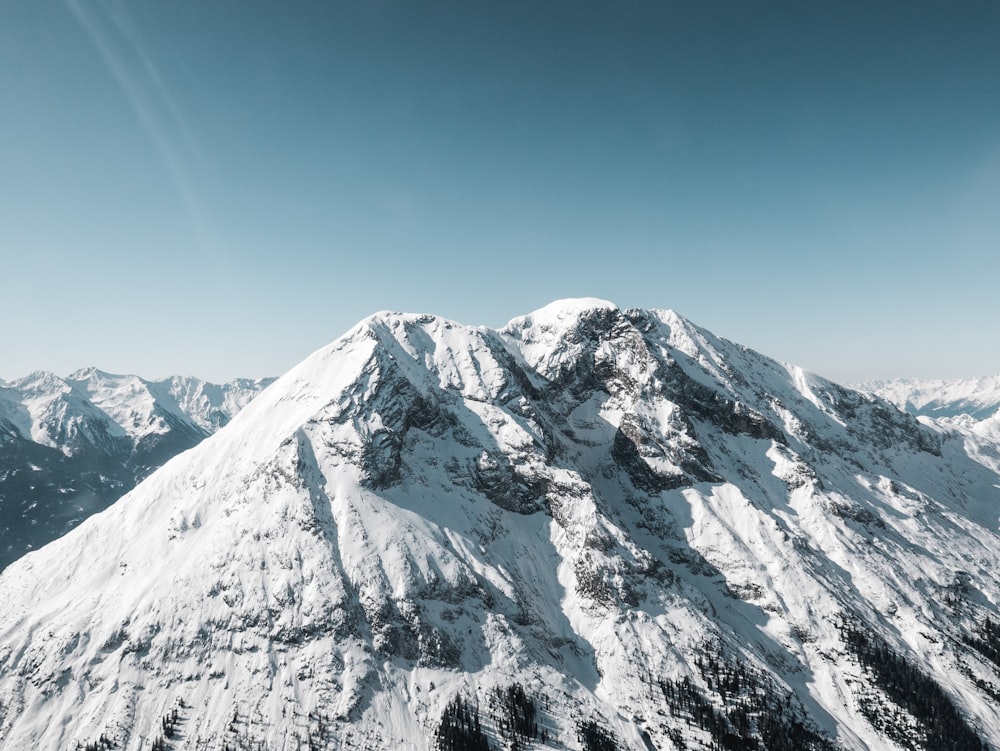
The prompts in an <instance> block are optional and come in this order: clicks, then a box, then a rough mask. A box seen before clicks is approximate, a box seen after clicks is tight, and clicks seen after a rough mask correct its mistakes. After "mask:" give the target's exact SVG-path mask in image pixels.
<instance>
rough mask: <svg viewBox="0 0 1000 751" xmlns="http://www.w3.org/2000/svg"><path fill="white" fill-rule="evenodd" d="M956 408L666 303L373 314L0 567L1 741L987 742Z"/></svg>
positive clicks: (134, 744)
mask: <svg viewBox="0 0 1000 751" xmlns="http://www.w3.org/2000/svg"><path fill="white" fill-rule="evenodd" d="M40 378H41V377H40ZM80 380H81V381H85V380H87V379H86V378H81V379H80ZM66 383H67V384H69V385H68V386H67V388H68V389H69V390H68V391H60V393H62V394H63V396H62V397H59V398H60V399H61V400H62V401H64V402H69V401H73V400H75V399H76V398H77V397H76V396H74V395H79V394H84V393H89V392H86V389H84V388H83V387H79V388H78V387H75V386H73V385H72V383H73V379H69V380H68V381H67V382H66ZM98 390H99V391H100V389H98ZM111 390H114V389H111ZM40 391H44V392H46V393H50V392H51V389H48V388H45V389H40ZM41 401H44V400H41V399H40V401H39V404H40V403H41ZM84 401H86V402H87V403H89V404H92V405H94V407H95V409H96V408H97V403H98V402H97V401H95V400H94V399H93V398H91V397H90V396H87V397H86V399H85V400H84ZM98 401H100V400H99V399H98ZM112 401H113V402H117V400H112ZM177 401H178V403H180V401H181V400H179V399H178V400H177ZM22 403H23V400H22ZM74 403H75V402H74ZM31 409H36V411H37V412H38V413H39V414H41V413H42V412H45V410H42V409H40V408H39V407H38V406H37V405H36V406H35V407H32V408H31ZM31 409H28V412H29V414H33V413H32V412H31ZM60 409H61V408H57V409H55V412H56V413H60ZM67 409H68V408H67ZM74 409H76V408H74ZM80 409H82V408H80ZM77 411H78V410H77ZM100 411H101V412H102V413H104V414H108V409H104V408H102V409H101V410H100ZM112 411H114V410H112ZM121 412H123V413H124V412H127V413H128V414H132V412H130V411H129V410H126V409H122V410H121ZM139 414H140V416H139V417H138V419H136V420H132V422H133V423H135V424H136V425H140V426H145V425H148V424H150V422H149V420H147V419H146V418H144V417H142V415H145V414H147V413H146V412H141V411H140V413H139ZM173 414H175V418H176V419H177V420H180V419H181V418H180V417H179V416H178V415H176V413H173ZM22 418H23V413H22ZM163 419H164V420H166V418H165V417H164V418H163ZM41 422H44V421H39V423H41ZM112 422H114V424H115V425H118V426H119V428H120V429H121V432H122V433H126V434H127V435H132V434H130V433H128V432H127V431H126V430H125V428H123V427H122V426H121V425H120V423H119V422H118V421H116V420H113V421H112ZM125 422H129V420H125ZM974 422H975V424H972V423H970V424H969V425H967V426H964V427H961V428H960V429H959V428H955V429H952V428H949V427H947V426H942V425H941V424H939V423H938V422H935V421H934V420H932V419H930V418H926V417H920V418H918V417H915V416H913V415H910V414H907V413H906V412H903V411H901V410H900V409H898V408H897V407H896V406H894V405H893V404H891V403H889V402H888V401H886V400H884V399H882V398H880V397H878V396H877V395H874V394H871V393H863V392H860V391H857V390H853V389H849V388H845V387H843V386H840V385H837V384H835V383H832V382H830V381H827V380H825V379H823V378H821V377H818V376H815V375H812V374H810V373H807V372H805V371H803V370H801V369H800V368H797V367H795V366H791V365H787V364H783V363H779V362H776V361H774V360H772V359H770V358H768V357H765V356H763V355H761V354H758V353H756V352H754V351H752V350H750V349H747V348H746V347H743V346H740V345H738V344H735V343H733V342H730V341H727V340H725V339H722V338H720V337H718V336H716V335H714V334H712V333H711V332H709V331H706V330H705V329H702V328H700V327H698V326H696V325H695V324H693V323H691V322H689V321H687V320H686V319H684V318H683V317H681V316H679V315H677V314H676V313H673V312H670V311H664V310H635V309H627V310H625V309H620V308H618V307H617V306H615V305H613V304H611V303H608V302H605V301H601V300H591V299H586V300H564V301H560V302H558V303H554V304H552V305H550V306H548V307H546V308H543V309H541V310H538V311H535V312H533V313H531V314H529V315H526V316H523V317H520V318H517V319H515V320H513V321H511V322H510V323H509V324H508V325H507V326H505V327H504V328H502V329H499V330H492V329H487V328H482V327H469V326H464V325H461V324H459V323H456V322H453V321H448V320H445V319H442V318H438V317H435V316H431V315H417V314H402V313H379V314H376V315H374V316H372V317H370V318H368V319H366V320H364V321H362V322H361V323H360V324H358V325H357V326H356V327H355V328H353V329H351V330H350V331H349V332H347V333H346V334H344V335H343V336H342V337H340V338H339V339H337V340H336V341H334V342H333V343H332V344H331V345H329V346H328V347H325V348H323V349H322V350H320V351H318V352H316V353H315V354H313V355H312V356H310V357H309V358H307V359H306V360H305V361H304V362H302V363H301V364H300V365H298V366H297V367H295V368H293V369H292V370H291V371H290V372H289V373H287V374H286V375H284V376H283V377H281V378H280V379H279V380H278V381H276V382H275V383H274V384H272V385H271V386H269V387H268V388H267V389H265V390H263V391H262V392H261V393H260V394H259V395H258V396H257V397H256V398H254V399H253V400H252V401H251V402H250V403H249V404H248V405H246V408H245V409H242V410H241V411H240V412H239V414H237V415H236V416H235V417H234V418H233V419H232V420H231V421H230V422H229V423H228V424H227V425H226V426H225V427H223V428H222V429H220V430H218V431H217V432H215V433H214V434H213V435H212V436H210V437H208V438H205V439H204V440H201V442H200V443H199V444H198V445H197V446H195V447H194V448H193V449H191V450H190V451H187V452H185V453H183V454H181V455H179V456H177V457H176V458H174V459H173V460H172V461H169V462H167V463H166V464H164V465H163V466H162V467H161V468H160V469H159V470H157V471H155V472H153V473H152V474H151V475H150V476H149V477H148V478H146V479H145V480H144V481H143V482H142V483H141V484H139V485H138V486H137V487H136V488H134V489H133V490H132V491H131V492H129V493H128V494H126V495H125V496H124V497H123V498H122V499H121V500H120V501H119V502H117V503H115V504H114V505H112V506H111V507H110V508H108V509H107V510H106V511H104V512H103V513H101V514H97V515H95V516H93V517H91V518H90V519H88V520H86V521H84V522H83V523H81V524H80V525H78V526H77V527H76V528H74V529H73V530H71V531H70V532H69V533H68V534H66V535H64V536H63V537H61V538H59V539H58V540H56V541H54V542H52V543H51V544H49V545H47V546H45V547H43V548H42V549H40V550H38V551H35V552H32V553H30V554H28V555H25V556H23V557H22V558H21V559H20V560H18V561H15V562H14V563H12V564H11V565H10V566H9V567H8V568H7V569H6V570H5V571H4V572H3V573H2V574H0V602H2V603H4V607H3V608H0V748H3V749H28V748H30V749H40V750H41V751H50V750H51V751H55V749H74V748H80V749H91V748H92V749H102V751H103V749H106V748H114V749H126V750H128V751H138V750H139V749H165V748H170V749H174V750H175V751H181V750H182V749H183V750H189V751H195V750H198V751H204V750H208V749H211V750H213V751H214V750H218V751H224V750H229V749H265V748H266V749H435V750H436V751H458V750H462V749H479V750H485V749H494V750H495V751H500V750H501V749H504V750H505V751H509V750H511V749H518V750H521V751H527V750H528V749H532V750H541V749H571V750H577V751H609V750H614V749H621V750H625V749H630V750H632V751H650V750H651V749H652V750H655V751H667V750H670V751H679V750H685V751H695V750H700V751H711V750H718V749H756V750H757V751H792V750H794V751H810V750H811V751H833V750H834V749H851V750H861V749H877V750H879V751H883V750H884V751H900V750H901V749H910V750H916V749H921V750H923V751H985V749H995V748H1000V607H998V603H1000V535H998V528H997V522H998V509H1000V471H998V467H997V466H996V465H994V464H993V463H992V460H991V459H990V457H989V455H988V454H983V453H976V451H975V450H972V449H970V447H973V448H975V447H980V448H986V447H988V441H987V439H986V438H985V437H983V436H979V435H978V434H977V433H975V432H974V429H976V425H978V424H980V423H979V422H978V421H974ZM99 424H103V423H98V422H93V421H92V420H91V419H88V420H85V421H82V422H79V421H78V422H75V423H72V425H74V426H75V427H72V428H70V427H68V426H67V427H66V428H58V427H53V428H52V430H53V431H54V433H53V434H54V435H57V436H60V439H59V440H60V441H61V440H63V439H62V438H61V437H62V436H69V435H76V436H78V437H79V436H82V437H80V438H79V440H80V441H81V442H82V443H81V445H82V446H91V445H96V444H103V443H104V442H113V441H114V440H117V436H119V435H120V434H119V433H118V432H114V431H115V429H114V428H113V427H112V426H110V425H106V426H105V428H104V429H98V427H97V425H99ZM183 424H184V425H197V423H195V422H194V421H193V419H191V420H185V421H184V422H183ZM11 425H12V426H13V428H16V430H17V435H18V436H20V439H19V440H22V441H28V440H29V439H28V438H25V437H24V436H25V433H24V432H22V430H23V431H27V433H29V434H31V435H32V436H35V437H33V438H31V439H30V440H31V441H32V442H33V444H34V445H39V446H41V445H45V444H43V442H42V441H41V440H40V439H42V438H43V433H44V434H45V435H47V434H48V433H46V432H45V431H41V430H40V429H36V428H34V427H33V426H34V425H35V421H34V420H33V421H32V422H31V426H29V424H28V422H26V421H25V420H24V419H22V421H21V423H16V422H13V421H12V422H11ZM46 430H48V429H46ZM201 430H202V431H203V432H208V431H207V429H204V428H201ZM32 431H36V432H34V433H32ZM135 431H136V435H138V434H140V433H141V434H142V435H143V436H145V435H150V434H152V432H155V431H152V432H150V431H146V430H145V429H144V428H142V427H139V428H135ZM977 436H978V437H977ZM133 440H134V442H135V441H137V440H141V439H133ZM56 445H59V444H56ZM49 448H50V450H52V451H55V452H57V453H60V454H63V455H66V453H65V452H64V451H62V450H61V449H59V448H55V447H53V446H49ZM82 450H83V449H81V451H82ZM87 450H90V449H87ZM95 455H97V454H95ZM67 458H70V456H67ZM148 464H149V463H144V464H143V466H148ZM39 466H40V465H39Z"/></svg>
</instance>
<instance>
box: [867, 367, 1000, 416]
mask: <svg viewBox="0 0 1000 751" xmlns="http://www.w3.org/2000/svg"><path fill="white" fill-rule="evenodd" d="M857 388H858V389H859V390H862V391H870V392H872V393H874V394H878V395H879V396H881V397H882V398H883V399H885V400H887V401H890V402H892V403H893V404H895V405H896V406H898V407H899V408H900V409H905V410H906V411H907V412H910V413H912V414H915V415H922V416H926V417H933V418H942V417H945V418H951V417H959V416H961V415H968V416H969V417H971V418H972V419H973V420H984V419H986V418H988V417H993V416H994V415H996V414H997V412H1000V375H996V376H990V377H986V378H958V379H952V380H945V379H929V380H921V379H919V378H899V379H894V380H889V381H866V382H864V383H860V384H858V385H857Z"/></svg>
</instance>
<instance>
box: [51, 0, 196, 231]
mask: <svg viewBox="0 0 1000 751" xmlns="http://www.w3.org/2000/svg"><path fill="white" fill-rule="evenodd" d="M66 4H67V6H68V7H69V9H70V10H71V11H72V13H73V15H75V16H76V18H77V20H78V21H79V23H80V25H81V27H82V28H83V29H84V31H85V32H86V34H87V36H88V37H89V38H90V40H91V42H92V43H93V45H94V47H95V48H96V49H97V51H98V52H99V53H100V55H101V58H102V59H103V60H104V63H105V65H106V66H107V68H108V70H109V71H110V72H111V75H112V76H113V77H114V79H115V81H116V82H117V83H118V86H119V87H120V88H121V90H122V92H123V93H124V94H125V97H126V99H127V100H128V103H129V105H130V107H131V108H132V111H133V113H134V114H135V117H136V119H137V120H138V121H139V124H140V125H141V127H142V128H143V130H144V131H145V132H146V135H147V136H148V137H149V139H150V141H151V142H152V143H153V146H154V147H155V149H156V151H157V154H158V156H159V158H160V161H161V162H162V164H163V167H164V169H165V170H166V172H167V174H168V175H169V177H170V180H171V182H172V183H173V185H174V188H175V190H176V191H177V194H178V196H179V198H180V200H181V203H182V204H183V206H184V208H185V210H186V211H187V213H188V216H189V217H190V219H191V221H192V223H193V224H194V227H195V230H196V232H197V234H198V237H199V239H200V241H201V243H202V245H203V246H205V247H206V249H209V248H210V247H211V246H212V245H214V243H212V242H210V236H211V234H212V233H211V232H210V228H209V223H208V221H207V218H206V216H205V214H204V210H203V208H202V202H201V201H200V200H199V199H198V195H197V191H196V189H195V182H194V180H193V179H192V178H191V164H193V163H200V162H201V158H200V154H199V149H198V147H197V144H196V141H195V139H194V137H193V136H192V134H191V130H190V128H189V127H188V125H187V122H186V120H185V118H184V116H183V114H182V113H181V110H180V108H179V107H178V106H177V103H176V101H175V100H174V98H173V97H172V96H171V94H170V91H169V89H168V88H167V86H166V85H165V83H164V81H163V78H162V76H161V75H160V72H159V70H158V69H157V67H156V65H155V64H154V62H153V60H152V59H151V58H150V56H149V55H148V54H147V53H146V45H145V43H144V42H143V39H142V35H141V33H140V32H139V29H138V28H137V27H136V25H135V24H134V23H133V22H132V19H131V18H130V17H129V15H128V11H127V9H126V8H125V7H124V6H123V5H122V4H120V3H115V2H93V1H84V0H66Z"/></svg>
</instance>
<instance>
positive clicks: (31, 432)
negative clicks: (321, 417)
mask: <svg viewBox="0 0 1000 751" xmlns="http://www.w3.org/2000/svg"><path fill="white" fill-rule="evenodd" d="M272 380H273V379H264V380H258V381H252V380H249V379H240V380H236V381H232V382H231V383H227V384H225V385H222V386H218V385H215V384H211V383H206V382H204V381H199V380H198V379H196V378H182V377H180V376H175V377H173V378H169V379H167V380H164V381H145V380H143V379H141V378H139V377H137V376H119V375H111V374H109V373H103V372H101V371H99V370H96V369H94V368H88V369H86V370H80V371H77V372H76V373H74V374H73V375H71V376H70V377H69V378H65V379H63V378H59V377H58V376H56V375H53V374H52V373H45V372H38V373H32V374H31V375H29V376H26V377H25V378H21V379H20V380H17V381H14V382H13V383H9V384H6V385H4V384H2V383H0V570H3V568H5V567H6V566H7V565H9V564H10V563H11V561H14V560H16V559H17V558H19V557H20V556H22V555H24V554H25V553H26V552H27V551H29V550H34V549H37V548H40V547H41V546H42V545H44V544H45V543H47V542H50V541H51V540H54V539H55V538H56V537H59V536H60V535H62V534H64V533H65V532H66V531H68V530H69V529H72V528H73V527H75V526H76V525H77V524H79V523H80V522H81V521H83V520H84V519H86V518H87V517H88V516H90V515H91V514H93V513H95V512H97V511H100V510H102V509H104V508H107V506H109V505H110V504H111V503H113V502H114V501H115V500H117V499H118V498H120V497H121V496H122V495H124V494H125V493H126V492H128V491H129V490H131V489H132V488H133V487H135V485H136V484H137V483H138V482H139V481H140V480H142V479H143V478H145V477H146V476H147V475H149V474H150V473H151V472H152V471H153V470H154V469H156V468H157V467H160V466H161V465H162V464H164V463H165V462H166V461H167V460H168V459H171V458H172V457H174V456H176V455H177V454H179V453H181V452H182V451H186V450H187V449H189V448H191V447H192V446H195V445H197V444H198V443H200V442H201V441H202V440H203V439H204V438H205V437H207V436H209V435H211V434H212V433H214V432H215V431H216V430H218V429H219V428H221V427H222V426H223V425H225V424H226V423H227V422H229V420H230V419H232V417H233V416H234V415H235V414H236V413H237V412H239V410H240V409H242V408H243V407H244V406H246V404H247V403H248V402H249V401H250V400H251V399H252V398H253V397H254V396H256V395H257V393H259V392H260V391H261V389H263V388H264V387H265V386H267V385H268V384H269V383H271V381H272Z"/></svg>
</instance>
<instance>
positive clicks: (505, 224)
mask: <svg viewBox="0 0 1000 751" xmlns="http://www.w3.org/2000/svg"><path fill="white" fill-rule="evenodd" d="M997 39H1000V5H997V4H996V3H962V4H960V7H959V5H956V4H951V5H949V4H945V3H923V2H907V3H902V2H900V3H883V4H871V3H850V2H848V3H833V2H830V3H825V2H821V3H748V2H732V3H727V2H705V3H702V2H698V3H694V2H692V3H672V2H638V1H636V2H628V1H625V2H602V3H596V2H594V3H591V2H544V3H538V2H504V3H499V2H461V3H460V2H418V3H414V2H410V1H409V0H407V1H403V0H399V1H398V2H397V1H394V0H367V1H365V2H361V1H357V2H335V1H333V2H331V1H325V2H312V1H310V0H302V1H297V2H292V3H281V4H278V3H264V2H258V1H257V0H218V1H217V2H215V1H213V2H211V3H204V2H193V1H192V0H176V1H174V2H169V3H165V2H153V1H152V0H136V1H135V2H128V3H126V2H118V1H109V0H37V1H36V2H32V3H8V4H6V5H5V7H4V9H3V10H0V97H2V100H0V101H2V112H3V116H2V117H0V170H2V172H0V174H2V178H0V243H2V246H0V247H2V253H3V255H2V259H3V266H2V268H3V278H4V280H5V283H4V284H3V290H4V294H3V302H4V315H3V316H2V318H0V346H2V348H3V356H2V357H0V378H6V379H11V378H15V377H17V376H20V375H24V374H26V373H27V372H29V371H31V370H35V369H48V370H54V371H55V372H57V373H60V374H68V373H69V372H70V371H72V370H74V369H76V368H78V367H83V366H86V365H96V366H98V367H100V368H103V369H105V370H109V371H112V372H135V373H139V374H141V375H145V376H147V377H161V376H165V375H168V374H173V373H184V374H194V375H199V376H201V377H204V378H209V379H214V380H223V379H228V378H232V377H235V376H264V375H271V374H278V373H281V372H283V371H284V370H286V369H287V368H289V367H290V366H292V365H293V364H295V363H296V362H297V361H298V360H300V359H301V358H303V357H304V356H306V355H307V354H309V353H310V352H311V351H313V350H315V349H316V348H318V347H320V346H322V345H324V344H326V343H327V342H329V341H331V340H332V339H334V338H336V337H337V336H339V335H340V334H341V333H343V332H344V331H345V330H346V329H347V328H349V327H350V326H351V325H353V324H354V323H355V322H356V321H357V320H359V319H361V318H363V317H364V316H366V315H368V314H370V313H372V312H374V311H376V310H380V309H386V308H390V309H395V310H415V311H426V312H433V313H438V314H441V315H444V316H447V317H450V318H454V319H457V320H459V321H462V322H464V323H473V324H484V325H490V326H497V325H501V324H503V323H504V322H506V321H507V320H508V319H509V318H511V317H513V316H515V315H518V314H521V313H525V312H528V311H530V310H532V309H534V308H537V307H540V306H542V305H544V304H545V303H547V302H549V301H551V300H553V299H556V298H560V297H571V296H597V297H604V298H607V299H611V300H613V301H615V302H617V303H618V304H619V305H622V306H639V307H666V308H673V309H675V310H677V311H678V312H680V313H681V314H683V315H685V316H687V317H688V318H690V319H692V320H693V321H694V322H696V323H698V324H700V325H703V326H705V327H707V328H709V329H711V330H713V331H714V332H715V333H717V334H720V335H722V336H725V337H727V338H730V339H734V340H736V341H739V342H741V343H744V344H747V345H749V346H752V347H754V348H755V349H759V350H761V351H763V352H765V353H767V354H770V355H772V356H775V357H778V358H780V359H783V360H788V361H791V362H795V363H797V364H800V365H802V366H804V367H806V368H808V369H810V370H813V371H816V372H818V373H821V374H823V375H827V376H829V377H832V378H834V379H837V380H842V381H849V380H855V379H862V378H871V377H889V376H904V375H914V376H923V377H931V376H971V375H985V374H989V373H996V372H1000V346H998V344H1000V341H998V339H1000V336H998V334H997V332H998V331H1000V295H997V294H996V292H995V290H996V287H997V279H998V278H1000V268H998V267H1000V260H998V259H1000V84H998V81H1000V44H997Z"/></svg>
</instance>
